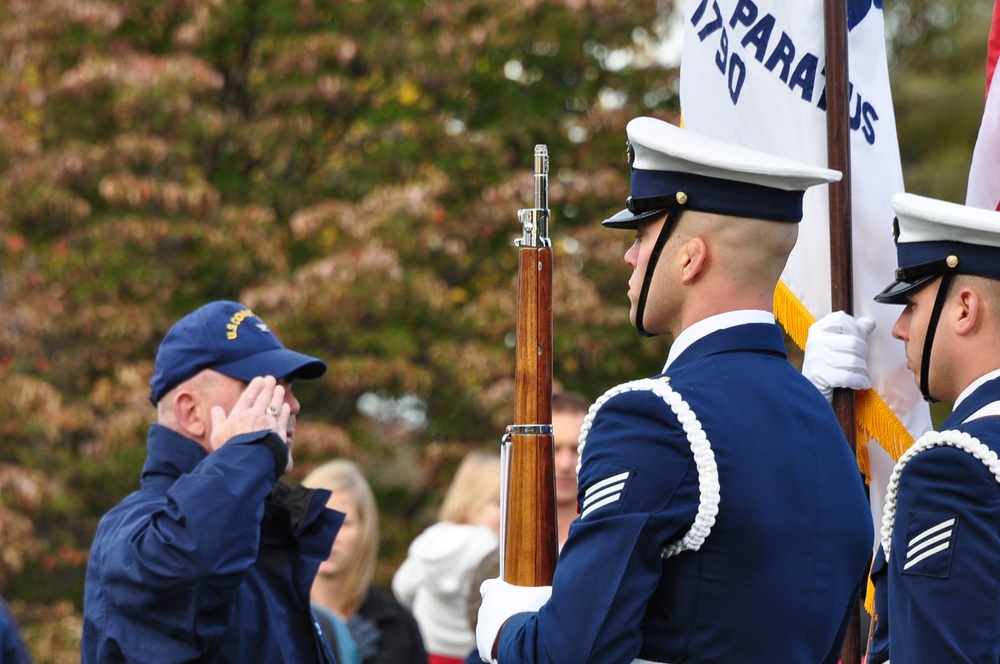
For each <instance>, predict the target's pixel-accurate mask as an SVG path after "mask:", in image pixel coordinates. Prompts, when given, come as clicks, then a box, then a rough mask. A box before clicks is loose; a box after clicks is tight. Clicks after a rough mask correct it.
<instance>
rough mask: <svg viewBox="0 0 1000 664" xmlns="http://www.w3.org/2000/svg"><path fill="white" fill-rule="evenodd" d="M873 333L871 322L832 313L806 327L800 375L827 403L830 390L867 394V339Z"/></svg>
mask: <svg viewBox="0 0 1000 664" xmlns="http://www.w3.org/2000/svg"><path fill="white" fill-rule="evenodd" d="M874 329H875V321H873V320H872V319H871V318H854V317H853V316H850V315H848V314H846V313H844V312H843V311H834V312H833V313H831V314H827V315H826V316H823V318H820V319H819V320H818V321H816V322H815V323H813V324H812V325H810V326H809V336H808V337H807V338H806V349H805V357H804V358H803V360H802V375H804V376H805V377H806V378H808V379H809V382H810V383H812V384H813V385H815V386H816V389H818V390H819V391H820V392H822V393H823V396H824V397H826V400H827V401H830V402H832V401H833V388H835V387H846V388H848V389H851V390H866V389H868V388H869V387H871V382H870V381H869V380H868V363H867V362H866V361H865V358H866V357H867V355H868V342H867V338H868V335H869V334H871V333H872V330H874Z"/></svg>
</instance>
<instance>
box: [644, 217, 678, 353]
mask: <svg viewBox="0 0 1000 664" xmlns="http://www.w3.org/2000/svg"><path fill="white" fill-rule="evenodd" d="M683 209H684V208H682V207H681V206H680V205H674V206H671V207H669V208H667V217H666V219H664V220H663V225H662V226H660V234H659V235H657V236H656V244H654V245H653V250H652V251H651V252H649V262H648V263H647V264H646V273H645V274H644V275H642V290H640V291H639V303H638V305H636V311H635V329H636V330H638V331H639V334H641V335H642V336H644V337H652V336H656V333H655V332H647V331H646V328H645V327H644V326H643V324H642V319H643V317H644V316H645V314H646V297H647V296H648V295H649V286H650V284H652V283H653V272H655V271H656V263H657V261H659V260H660V252H662V251H663V246H664V245H665V244H666V243H667V239H668V238H669V237H670V233H672V232H673V230H674V227H675V226H677V220H678V219H680V216H681V212H682V211H683Z"/></svg>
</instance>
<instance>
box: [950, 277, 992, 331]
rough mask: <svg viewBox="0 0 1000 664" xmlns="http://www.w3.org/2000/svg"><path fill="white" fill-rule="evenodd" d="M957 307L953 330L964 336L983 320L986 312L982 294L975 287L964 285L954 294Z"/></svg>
mask: <svg viewBox="0 0 1000 664" xmlns="http://www.w3.org/2000/svg"><path fill="white" fill-rule="evenodd" d="M955 304H956V305H957V307H958V320H956V321H955V332H956V333H957V334H959V335H962V336H965V335H967V334H969V333H971V332H972V331H974V330H975V329H976V328H977V327H978V326H979V325H980V324H981V323H982V321H983V315H984V314H985V313H986V312H985V310H984V308H983V305H984V302H983V294H982V293H981V292H979V290H977V289H975V288H971V287H969V286H965V287H963V288H961V289H960V290H959V291H958V293H957V294H956V296H955Z"/></svg>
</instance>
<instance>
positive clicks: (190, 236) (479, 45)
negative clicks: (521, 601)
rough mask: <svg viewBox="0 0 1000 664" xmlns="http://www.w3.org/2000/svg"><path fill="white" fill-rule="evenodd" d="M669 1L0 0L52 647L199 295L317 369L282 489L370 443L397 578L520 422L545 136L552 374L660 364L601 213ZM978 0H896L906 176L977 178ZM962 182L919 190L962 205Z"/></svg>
mask: <svg viewBox="0 0 1000 664" xmlns="http://www.w3.org/2000/svg"><path fill="white" fill-rule="evenodd" d="M675 4H677V5H678V7H675V6H674V5H675ZM680 4H681V3H679V2H676V3H675V2H673V1H671V0H390V1H386V2H364V1H362V0H336V1H335V0H4V1H3V2H2V3H0V385H2V387H0V593H3V594H4V596H5V597H7V598H8V599H9V600H11V603H12V605H13V607H14V610H15V611H16V613H17V617H18V618H19V620H20V621H21V623H22V626H23V627H24V631H25V633H26V635H27V637H28V639H29V641H30V644H31V647H32V650H33V653H34V654H35V656H36V659H37V660H38V661H40V662H63V661H66V662H73V661H76V660H78V647H79V633H80V625H81V613H80V612H81V598H82V587H83V571H84V568H85V565H86V556H87V553H88V550H89V546H90V541H91V538H92V536H93V532H94V529H95V527H96V524H97V520H98V519H99V518H100V515H101V514H103V512H104V511H105V510H106V509H108V507H110V506H111V505H112V504H114V503H115V502H117V501H118V500H120V499H121V498H122V497H123V496H124V495H125V494H127V493H128V492H130V491H132V490H134V489H135V488H136V487H137V484H138V477H139V471H140V468H141V465H142V461H143V458H144V456H145V449H144V447H145V446H144V441H145V432H146V429H147V427H148V425H149V422H150V421H151V419H152V417H153V414H154V413H153V409H152V407H151V405H150V404H149V401H148V384H147V383H148V380H149V377H150V374H151V372H152V361H153V357H154V355H155V352H156V347H157V343H158V342H159V340H160V338H161V337H162V336H163V334H164V333H165V332H166V330H167V329H168V328H169V326H170V325H171V324H172V323H173V322H174V321H175V320H176V319H177V318H178V317H180V316H181V315H183V314H184V313H186V312H188V311H190V310H191V309H193V308H194V307H196V306H198V305H200V304H202V303H204V302H206V301H208V300H212V299H219V298H231V299H238V300H240V301H243V302H244V303H246V304H248V305H250V306H251V307H253V308H254V309H255V310H256V311H257V313H259V314H260V315H261V316H262V317H263V318H264V319H265V320H267V321H268V323H269V324H270V325H271V326H272V327H273V328H275V329H276V330H277V331H278V332H279V334H280V336H281V337H282V338H283V340H284V341H285V342H286V343H287V344H289V345H290V346H293V347H295V348H299V349H302V350H304V351H306V352H310V353H313V354H315V355H318V356H320V357H323V358H324V359H326V360H327V361H328V362H329V364H330V371H329V373H328V374H327V375H326V376H325V377H324V378H323V379H322V380H320V381H316V382H315V383H303V384H300V385H298V386H297V389H296V392H297V395H298V396H299V397H300V399H301V400H302V402H303V413H302V416H301V417H300V424H299V434H298V435H297V436H296V440H297V449H296V461H297V465H296V469H295V471H294V472H293V473H292V476H291V478H290V479H291V481H296V480H297V479H298V478H299V477H301V476H302V474H303V473H304V472H305V471H307V470H308V469H309V468H310V467H311V466H312V465H314V464H315V463H317V462H320V461H324V460H326V459H328V458H330V457H334V456H347V457H350V458H352V459H355V460H357V461H358V462H359V463H360V464H361V465H362V467H363V468H364V469H365V470H366V472H367V473H368V474H369V477H370V478H371V480H372V483H373V485H374V486H375V489H376V492H377V494H378V497H379V501H380V508H381V511H382V533H383V548H382V565H381V568H380V574H379V579H380V582H381V583H383V584H384V583H385V582H386V580H387V579H388V576H389V575H390V574H391V572H392V570H393V569H394V567H395V565H396V564H397V563H398V562H399V560H400V557H401V555H402V552H403V549H404V548H405V546H406V545H407V544H408V542H409V541H410V539H411V538H412V537H413V536H414V535H415V534H416V533H417V532H418V531H419V530H420V529H421V528H422V527H423V526H424V525H426V524H427V522H428V521H429V520H430V519H432V518H433V514H434V508H435V507H436V505H437V502H438V500H439V498H440V493H441V491H442V489H443V487H444V486H445V485H446V483H447V481H448V479H449V478H450V473H451V471H452V470H453V468H454V465H455V462H456V460H457V459H458V457H459V456H461V455H462V454H463V453H464V452H465V451H466V450H468V449H471V448H472V447H476V446H481V445H490V444H496V443H497V442H498V441H499V437H500V435H501V433H502V431H503V428H504V426H505V425H506V424H507V423H508V422H509V420H510V418H511V414H512V401H511V395H512V389H513V349H512V348H511V344H512V342H511V340H512V336H513V332H514V321H515V318H514V312H515V306H516V303H515V283H516V266H517V257H516V250H515V249H514V248H513V246H512V240H513V238H514V237H515V236H517V235H519V233H520V229H519V227H518V225H517V221H516V211H517V210H518V209H519V208H522V207H528V206H530V203H531V166H532V164H531V153H532V148H533V146H534V145H535V144H536V143H545V144H547V145H548V146H549V151H550V154H551V158H552V179H551V191H550V193H551V202H552V212H553V219H552V222H553V223H552V237H553V242H554V249H555V279H554V291H555V292H554V318H555V324H554V329H555V339H554V342H555V358H554V359H555V377H556V380H557V381H558V382H559V383H560V384H561V385H562V386H564V387H566V388H567V389H572V390H576V391H580V392H583V393H584V394H586V395H588V396H589V397H591V398H595V397H596V396H598V395H599V394H601V393H602V392H603V391H604V390H605V389H606V388H608V387H610V386H611V385H614V384H616V383H618V382H621V381H624V380H629V379H632V378H636V377H639V376H644V375H648V374H650V373H652V372H654V371H656V370H657V368H658V367H659V366H660V364H661V362H662V360H663V357H664V355H665V352H666V348H667V343H668V341H669V340H665V339H646V340H644V339H641V338H639V337H638V336H637V335H636V334H635V332H634V330H632V329H631V327H630V325H629V324H628V320H627V319H628V310H627V306H628V303H627V299H626V291H627V285H626V280H627V277H628V268H627V267H626V266H625V265H624V263H623V262H622V254H623V253H624V251H625V248H626V247H627V245H628V243H629V242H631V237H629V234H627V233H613V232H610V231H605V230H602V229H601V228H600V227H599V223H598V222H599V221H600V220H601V219H603V218H605V217H607V216H609V215H610V214H612V213H614V212H616V211H617V210H619V209H620V208H621V207H622V205H623V202H624V198H625V196H626V195H627V191H628V184H627V182H628V181H627V173H626V165H625V132H624V126H625V123H626V122H627V121H628V120H629V119H631V118H632V117H635V116H637V115H644V114H648V115H655V116H658V117H662V118H665V119H669V120H673V121H676V120H677V113H678V110H679V105H678V100H677V98H676V89H677V71H676V69H675V68H673V66H672V65H671V64H670V63H668V62H666V63H665V62H664V61H662V60H659V59H658V58H657V50H656V47H657V45H658V43H660V42H662V41H664V40H663V38H664V36H665V35H667V34H668V32H669V30H670V29H671V26H674V25H676V22H677V20H679V19H678V18H677V17H676V14H675V12H676V11H677V10H678V9H679V7H680ZM991 4H992V3H990V2H989V0H975V1H974V2H965V3H958V2H956V1H955V0H948V1H944V0H912V1H911V2H906V3H903V2H893V3H886V12H887V18H888V20H887V24H888V25H889V27H890V31H891V32H892V35H891V36H892V45H893V48H894V51H893V59H892V62H893V64H894V67H895V70H894V71H895V78H894V92H896V105H897V109H899V110H898V115H899V117H900V118H901V122H900V135H901V142H902V143H903V153H904V158H905V159H906V162H905V163H904V166H906V167H907V168H908V169H909V170H908V182H910V183H911V184H912V181H913V178H914V177H916V178H918V179H917V180H916V182H918V183H919V182H923V181H925V180H927V181H928V182H929V183H930V182H931V181H932V184H933V185H934V186H938V185H942V183H943V182H944V181H943V180H942V179H941V178H940V177H938V176H939V175H940V174H941V173H942V172H944V171H947V172H949V173H955V172H960V171H961V169H962V168H967V161H965V162H963V159H964V157H962V156H961V150H963V149H964V150H966V153H967V152H970V151H971V137H974V135H975V127H977V126H978V121H979V118H978V114H979V113H980V112H981V108H982V106H981V93H982V87H981V81H978V80H975V79H976V78H977V77H978V72H980V71H981V67H982V61H981V58H982V53H983V50H980V48H979V47H978V46H977V44H984V43H985V41H984V40H985V31H986V24H987V23H988V16H989V8H990V6H991ZM960 9H961V11H959V10H960ZM963 16H964V17H965V19H963V20H961V21H960V20H959V19H960V18H961V17H963ZM977 30H978V32H977ZM956 34H957V35H959V36H958V37H956V36H955V35H956ZM983 49H984V47H983ZM949 54H954V55H956V56H960V57H957V58H953V59H952V60H949V59H948V55H949ZM959 60H960V61H959ZM947 62H951V63H952V64H941V63H947ZM970 71H971V72H977V74H976V76H969V75H968V72H970ZM928 77H930V78H931V81H930V84H924V82H922V81H926V80H927V78H928ZM970 80H974V82H973V83H969V82H968V81H970ZM970 87H971V88H972V92H971V93H970ZM941 90H945V91H947V94H944V93H941V94H935V91H939V92H940V91H941ZM962 100H965V101H964V102H963V101H962ZM931 102H935V103H934V104H932V103H931ZM935 104H936V105H935ZM937 107H940V112H939V113H938V114H937V115H934V117H937V118H939V120H938V121H937V122H936V123H935V122H934V121H933V119H932V117H931V115H930V114H929V113H933V112H937V111H936V110H935V109H936V108H937ZM959 115H962V118H959V117H958V116H959ZM936 127H948V128H950V129H949V132H948V133H947V134H941V133H940V132H937V131H936V129H935V128H936ZM969 127H971V130H970V129H969ZM908 132H911V133H908ZM918 132H919V137H917V134H918ZM962 137H965V138H964V139H963V138H962ZM942 150H944V151H947V153H948V155H949V158H948V160H947V161H946V162H945V163H947V164H948V167H947V168H942V167H941V166H940V165H935V164H940V163H942V162H940V161H935V160H934V158H933V155H934V154H936V153H937V152H939V151H942ZM956 151H957V152H956ZM956 154H959V156H958V157H956V156H955V155H956ZM956 164H959V165H957V166H956ZM914 173H915V174H916V175H915V176H914V175H912V174H914ZM928 173H933V174H934V177H933V178H931V179H928V178H927V177H926V174H928ZM955 179H958V178H953V180H955ZM948 182H949V184H948V185H947V186H948V187H950V188H949V189H947V190H946V191H943V190H937V189H934V190H927V191H924V192H923V193H931V194H933V195H938V196H941V197H946V198H950V199H951V200H960V199H961V195H962V194H961V191H960V190H959V185H957V184H955V183H954V182H953V181H951V180H949V181H948ZM919 188H920V187H918V189H919Z"/></svg>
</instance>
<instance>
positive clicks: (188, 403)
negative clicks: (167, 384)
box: [174, 390, 211, 440]
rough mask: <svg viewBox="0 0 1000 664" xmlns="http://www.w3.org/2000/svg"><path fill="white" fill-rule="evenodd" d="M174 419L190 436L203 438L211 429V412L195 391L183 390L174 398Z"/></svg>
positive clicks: (183, 431)
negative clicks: (206, 408)
mask: <svg viewBox="0 0 1000 664" xmlns="http://www.w3.org/2000/svg"><path fill="white" fill-rule="evenodd" d="M174 421H176V422H177V426H178V427H179V428H180V429H181V433H183V434H184V435H186V436H187V437H188V438H193V439H195V440H199V439H201V438H202V437H203V436H205V435H206V434H207V433H208V431H209V426H208V425H209V424H211V413H210V412H208V411H206V410H205V408H204V407H203V404H202V401H201V399H200V398H199V397H198V394H197V393H195V392H190V391H187V390H181V391H180V392H178V393H177V396H176V397H175V398H174Z"/></svg>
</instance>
